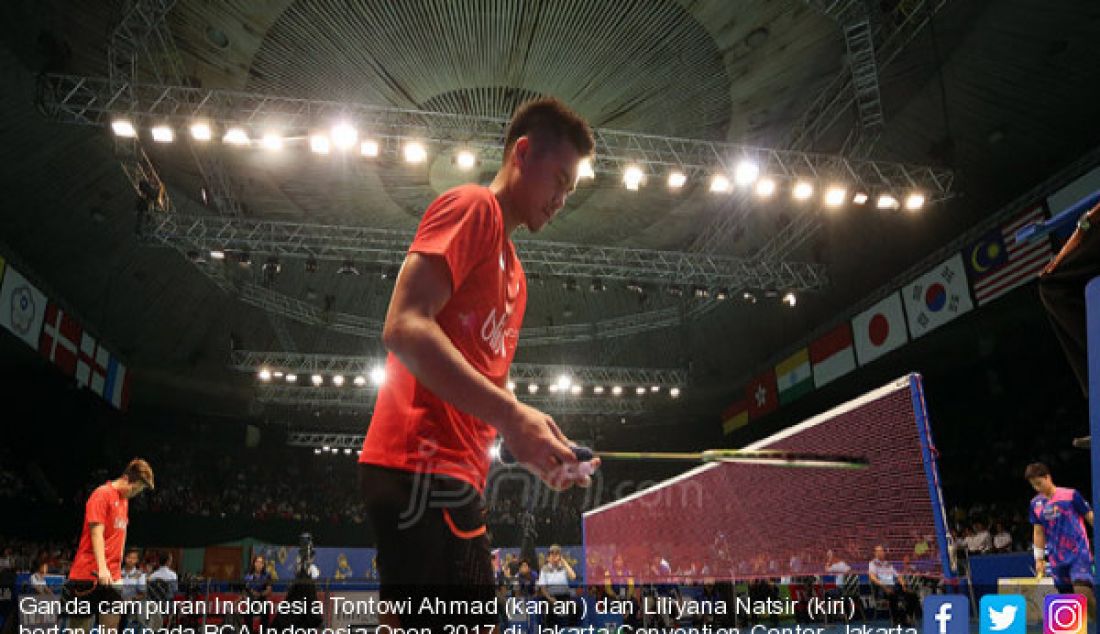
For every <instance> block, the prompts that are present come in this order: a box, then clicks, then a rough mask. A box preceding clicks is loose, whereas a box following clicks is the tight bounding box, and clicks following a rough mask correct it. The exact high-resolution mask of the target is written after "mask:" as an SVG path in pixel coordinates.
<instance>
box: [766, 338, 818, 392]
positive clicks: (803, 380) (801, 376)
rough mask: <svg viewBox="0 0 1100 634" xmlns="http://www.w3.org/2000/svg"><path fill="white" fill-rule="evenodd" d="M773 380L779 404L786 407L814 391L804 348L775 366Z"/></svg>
mask: <svg viewBox="0 0 1100 634" xmlns="http://www.w3.org/2000/svg"><path fill="white" fill-rule="evenodd" d="M775 379H776V383H777V384H778V387H779V403H780V404H782V405H786V404H787V403H791V402H793V401H795V400H796V399H798V398H801V397H802V396H804V395H806V393H808V392H810V391H812V390H813V389H814V377H813V373H811V371H810V355H809V352H807V351H806V348H802V349H801V350H799V351H798V352H796V353H794V354H792V355H791V356H789V357H787V358H786V359H784V360H782V361H780V362H779V364H778V365H776V366H775Z"/></svg>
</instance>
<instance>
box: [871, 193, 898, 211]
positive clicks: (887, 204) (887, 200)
mask: <svg viewBox="0 0 1100 634" xmlns="http://www.w3.org/2000/svg"><path fill="white" fill-rule="evenodd" d="M875 206H876V207H878V208H879V209H897V208H898V199H897V198H894V197H893V196H891V195H890V194H882V195H881V196H879V197H878V202H876V203H875Z"/></svg>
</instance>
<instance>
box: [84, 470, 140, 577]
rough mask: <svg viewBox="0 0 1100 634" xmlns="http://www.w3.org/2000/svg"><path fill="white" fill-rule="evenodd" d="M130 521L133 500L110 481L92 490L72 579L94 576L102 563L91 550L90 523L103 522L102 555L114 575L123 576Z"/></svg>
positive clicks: (85, 506) (85, 511) (85, 508)
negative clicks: (127, 528) (124, 550)
mask: <svg viewBox="0 0 1100 634" xmlns="http://www.w3.org/2000/svg"><path fill="white" fill-rule="evenodd" d="M129 522H130V500H128V499H126V498H125V497H123V496H122V494H121V493H119V492H118V490H117V489H115V488H114V487H113V486H111V483H110V482H107V483H106V484H103V485H101V486H99V487H98V488H96V490H95V491H92V495H91V496H89V497H88V503H87V504H86V505H84V527H83V528H82V529H81V530H80V545H79V546H77V548H76V556H75V557H73V565H72V567H71V568H70V569H69V578H70V579H80V580H89V579H95V578H96V573H97V572H98V571H99V566H98V565H96V562H95V553H94V552H92V533H91V531H90V530H89V529H88V527H89V525H90V524H103V557H104V558H105V559H106V560H107V568H108V569H109V570H110V571H111V578H112V579H114V580H116V581H117V580H119V579H121V578H122V550H123V549H124V548H125V547H126V525H127V524H129Z"/></svg>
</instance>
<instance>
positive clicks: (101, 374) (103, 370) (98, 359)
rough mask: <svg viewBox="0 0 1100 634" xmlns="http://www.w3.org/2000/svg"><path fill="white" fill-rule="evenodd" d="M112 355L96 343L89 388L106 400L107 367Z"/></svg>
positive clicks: (100, 344)
mask: <svg viewBox="0 0 1100 634" xmlns="http://www.w3.org/2000/svg"><path fill="white" fill-rule="evenodd" d="M110 361H111V353H110V352H108V351H107V349H106V348H104V347H103V344H102V343H99V342H96V349H95V363H94V364H93V365H92V380H91V383H90V384H89V385H88V387H90V388H91V390H92V391H93V392H95V393H96V394H98V395H100V396H102V397H104V398H106V387H107V367H108V365H110Z"/></svg>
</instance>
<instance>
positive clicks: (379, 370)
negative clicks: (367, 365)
mask: <svg viewBox="0 0 1100 634" xmlns="http://www.w3.org/2000/svg"><path fill="white" fill-rule="evenodd" d="M370 382H371V383H373V384H374V385H375V386H380V385H382V384H383V383H385V382H386V369H385V368H383V367H382V366H380V365H376V366H374V368H373V369H371V371H370Z"/></svg>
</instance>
